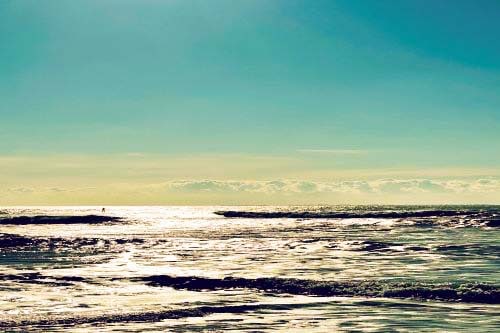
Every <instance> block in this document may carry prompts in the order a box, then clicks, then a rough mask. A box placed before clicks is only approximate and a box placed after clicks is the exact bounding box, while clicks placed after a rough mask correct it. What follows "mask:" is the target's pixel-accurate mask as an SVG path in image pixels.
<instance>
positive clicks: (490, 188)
mask: <svg viewBox="0 0 500 333" xmlns="http://www.w3.org/2000/svg"><path fill="white" fill-rule="evenodd" d="M164 186H165V187H166V188H167V190H168V191H172V192H190V193H193V192H199V193H263V194H276V193H281V194H297V193H304V194H307V193H353V194H363V193H364V194H412V193H413V194H415V193H490V192H500V179H476V180H457V179H455V180H435V179H378V180H371V181H364V180H351V181H332V182H318V181H304V180H269V181H257V180H247V181H236V180H235V181H232V180H173V181H170V182H167V183H164Z"/></svg>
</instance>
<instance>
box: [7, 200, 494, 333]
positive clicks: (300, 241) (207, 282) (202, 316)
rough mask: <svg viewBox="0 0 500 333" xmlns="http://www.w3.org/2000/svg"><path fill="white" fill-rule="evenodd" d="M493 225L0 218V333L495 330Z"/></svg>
mask: <svg viewBox="0 0 500 333" xmlns="http://www.w3.org/2000/svg"><path fill="white" fill-rule="evenodd" d="M216 212H217V214H216ZM96 215H97V216H101V215H105V216H106V218H98V217H96ZM75 216H76V217H78V218H77V219H73V220H71V218H70V217H75ZM80 217H85V218H80ZM499 221H500V207H498V206H475V207H470V206H469V207H452V206H441V207H436V206H431V207H424V206H422V207H415V206H347V207H270V206H268V207H106V212H105V213H102V212H101V207H17V208H9V207H6V208H0V329H1V330H5V331H19V332H21V331H23V332H24V331H30V330H33V331H40V330H42V331H45V332H63V331H71V332H86V331H96V330H97V331H102V332H122V331H123V332H145V331H171V332H192V331H224V332H225V331H252V332H265V331H269V332H270V331H280V330H281V331H286V332H294V331H295V332H304V331H307V332H332V331H350V332H415V331H420V332H433V331H436V332H438V331H439V332H442V331H446V332H459V331H463V332H493V331H499V330H500V320H499V316H498V313H499V312H500V305H499V303H500V299H499V283H500V256H499V253H500V251H499V250H500V228H499Z"/></svg>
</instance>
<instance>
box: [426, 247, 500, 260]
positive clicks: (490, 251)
mask: <svg viewBox="0 0 500 333" xmlns="http://www.w3.org/2000/svg"><path fill="white" fill-rule="evenodd" d="M435 250H436V251H438V252H441V253H445V254H453V255H460V256H462V255H471V254H472V255H478V256H497V257H499V258H500V246H499V245H495V244H447V245H439V246H437V247H436V248H435Z"/></svg>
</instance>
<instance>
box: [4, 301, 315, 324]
mask: <svg viewBox="0 0 500 333" xmlns="http://www.w3.org/2000/svg"><path fill="white" fill-rule="evenodd" d="M314 305H316V304H315V303H312V304H258V303H257V304H242V305H221V306H211V305H206V306H198V307H191V308H181V309H171V310H161V311H143V312H128V313H127V312H125V313H107V314H99V315H93V314H90V315H48V316H43V317H39V318H26V319H23V318H17V319H4V320H1V319H0V328H14V327H26V326H30V327H54V326H74V325H83V324H99V323H100V324H105V323H106V324H110V323H124V322H158V321H161V320H165V319H180V318H188V317H204V316H207V315H211V314H217V313H245V312H249V311H257V310H292V309H295V308H304V307H308V306H314Z"/></svg>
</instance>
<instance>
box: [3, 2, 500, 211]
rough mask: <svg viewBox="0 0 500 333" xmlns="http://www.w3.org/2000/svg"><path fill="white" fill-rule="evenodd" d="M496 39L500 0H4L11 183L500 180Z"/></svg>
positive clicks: (499, 52)
mask: <svg viewBox="0 0 500 333" xmlns="http://www.w3.org/2000/svg"><path fill="white" fill-rule="evenodd" d="M499 34H500V3H499V2H498V1H494V0H491V1H488V0H483V1H458V0H457V1H426V0H419V1H412V0H407V1H396V0H393V1H355V0H350V1H347V0H346V1H293V0H287V1H258V0H253V1H244V0H241V1H223V0H217V1H177V0H167V1H157V0H146V1H131V0H121V1H118V0H110V1H97V0H95V1H92V0H88V1H66V2H63V1H50V0H49V1H43V2H42V1H36V0H17V1H13V0H4V1H2V2H0V77H1V80H0V121H1V131H0V157H2V158H3V160H4V161H6V160H8V161H10V162H8V163H7V162H0V169H1V170H3V174H4V175H8V174H15V175H16V177H14V178H13V176H9V178H8V179H7V177H6V176H4V177H3V179H2V176H0V184H1V185H3V186H4V188H7V187H9V188H39V187H43V188H49V187H51V186H53V185H54V186H56V185H57V186H61V185H64V186H65V187H68V186H70V185H71V186H77V185H78V184H80V183H85V184H87V183H89V182H90V183H92V184H94V183H96V184H97V183H98V181H97V180H96V179H100V178H101V176H102V174H103V172H104V171H103V168H104V169H107V170H108V171H109V173H110V174H107V173H106V172H104V173H105V174H107V177H108V179H109V182H110V183H109V184H105V183H102V184H101V183H99V185H96V186H97V187H98V188H99V187H105V186H109V185H111V184H118V183H120V184H123V183H127V184H128V183H134V184H138V183H140V184H141V186H143V185H144V186H145V184H152V183H161V182H165V181H167V182H168V181H176V180H179V179H184V180H185V179H188V180H195V181H198V180H199V179H200V178H207V177H213V178H216V179H215V180H221V179H222V178H228V177H229V176H227V175H225V174H224V173H221V174H218V173H215V174H212V173H210V172H207V171H206V170H205V169H206V168H207V167H209V168H215V169H217V168H219V169H226V170H228V172H227V174H230V175H231V176H230V178H231V179H233V180H234V179H246V180H248V181H252V180H257V178H258V179H267V180H273V179H285V178H286V179H288V178H290V177H292V178H294V179H297V178H300V179H301V180H304V181H309V180H314V179H313V178H315V177H316V178H321V180H322V181H323V180H325V179H327V180H328V181H338V180H339V179H344V178H351V179H363V178H367V177H368V178H369V177H372V176H369V175H372V174H373V173H378V174H380V177H382V175H383V177H391V178H398V177H399V178H400V177H403V176H401V170H406V171H405V175H404V177H410V178H415V177H420V178H422V177H424V178H426V179H427V178H432V177H434V178H435V177H437V176H436V174H439V177H441V178H443V177H444V178H446V177H448V178H449V177H452V176H451V175H452V174H453V177H455V178H456V177H458V178H464V177H469V176H470V175H475V177H482V178H484V177H486V178H488V179H489V178H491V177H493V178H494V177H497V176H498V170H499V168H500V154H499V151H500V94H499V93H498V92H499V91H500V75H499V74H500V43H498V36H499ZM75 156H76V158H80V159H85V160H86V161H87V162H86V163H90V164H92V163H93V164H92V165H94V167H88V166H85V167H84V165H87V164H85V163H83V164H81V166H80V167H77V168H76V169H77V170H75V171H74V172H73V173H71V172H70V173H69V174H68V175H67V176H66V177H65V178H64V177H63V178H64V179H63V180H61V179H60V178H59V177H56V174H60V173H61V170H60V169H59V168H58V167H57V165H59V164H57V163H58V162H59V163H62V162H61V161H66V160H71V159H74V158H75ZM103 156H104V157H105V159H106V160H108V159H109V163H108V164H107V165H105V166H103V167H102V168H98V167H97V166H95V165H97V164H98V161H99V160H102V158H103ZM123 156H128V157H130V158H133V160H132V161H129V160H127V161H125V162H124V161H121V158H122V157H123ZM113 157H116V158H115V159H113ZM13 158H17V159H19V160H22V161H26V160H27V159H28V160H30V159H31V160H30V161H31V162H28V163H27V162H23V164H22V165H24V166H25V168H26V170H24V169H23V168H19V166H13V164H12V159H13ZM138 158H140V160H141V163H142V164H141V165H143V164H144V166H142V167H141V168H142V169H141V168H139V167H138V169H137V172H136V173H134V175H133V176H130V175H127V174H121V173H120V172H118V170H117V169H116V168H118V167H117V165H116V164H117V163H118V161H121V163H122V165H128V164H127V163H131V164H133V165H137V159H138ZM259 158H260V159H262V162H261V164H259V163H256V164H255V168H257V169H259V170H261V172H260V173H259V174H258V175H256V174H255V172H249V171H248V168H246V167H245V166H244V165H245V163H248V159H251V160H255V159H257V160H258V159H259ZM180 159H182V161H183V162H182V163H180V162H179V163H180V164H179V165H183V167H179V170H181V171H182V170H183V169H185V168H187V167H188V166H189V168H188V169H189V170H192V172H191V173H188V174H186V173H184V172H181V171H177V173H176V172H172V173H160V174H155V175H156V178H154V177H151V179H147V180H145V179H143V178H144V177H142V175H144V174H151V170H150V169H148V165H149V166H150V165H152V164H153V165H155V168H161V167H162V166H164V168H167V169H168V168H169V167H168V166H169V165H173V164H175V163H177V162H175V161H179V160H180ZM190 159H191V161H192V163H189V161H190ZM200 159H207V160H209V161H212V162H211V163H212V164H209V162H207V161H205V162H204V163H202V164H201V165H199V164H197V163H199V160H200ZM285 160H286V161H289V163H284V162H282V161H285ZM0 161H1V159H0ZM90 161H93V162H90ZM270 161H273V162H270ZM275 161H280V162H279V163H277V164H276V163H275ZM237 162H240V164H239V165H240V166H238V167H236V166H233V164H231V163H237ZM2 163H3V164H2ZM20 163H21V162H20ZM33 163H37V165H38V166H39V167H40V168H41V169H43V170H45V171H44V172H40V173H37V172H33V171H32V170H31V169H29V168H27V167H26V165H28V166H29V165H33ZM207 163H208V164H207ZM266 163H267V164H266ZM283 163H284V164H283ZM62 164H64V163H62ZM250 164H251V165H254V164H252V163H250ZM176 165H177V164H176ZM277 165H280V167H277ZM89 168H90V169H89ZM231 168H233V169H234V170H233V169H231ZM275 169H277V170H278V171H275ZM292 169H293V172H291V171H290V170H292ZM15 170H18V172H14V171H15ZM89 170H93V171H89ZM176 170H177V169H176ZM252 170H255V169H252ZM266 170H268V174H266ZM279 170H283V172H282V173H281V174H280V172H279ZM346 170H351V171H352V172H351V173H349V175H346V172H347V171H346ZM353 170H360V171H359V172H358V173H356V172H354V171H353ZM394 170H396V171H394ZM439 170H440V171H439ZM444 170H455V171H453V172H451V171H450V172H449V173H447V172H446V171H444ZM457 170H462V171H463V175H461V174H460V172H458V171H457ZM92 172H94V173H95V174H92ZM426 172H427V174H426ZM391 173H392V174H391ZM319 174H321V175H322V176H315V175H319ZM448 174H449V175H448ZM51 175H52V176H53V177H50V176H51ZM115 175H116V176H115ZM249 177H253V178H250V179H249ZM373 177H375V176H373ZM478 179H479V178H478ZM102 196H104V194H103V195H101V196H100V197H102ZM6 197H8V196H7V195H6ZM124 197H126V194H124ZM40 198H41V199H40V200H41V201H40V202H43V198H42V196H41V197H40ZM457 198H458V199H459V198H460V197H459V196H457V197H456V198H455V197H453V198H451V197H450V198H448V199H449V200H450V201H456V200H457ZM494 198H498V199H500V195H498V194H497V196H495V197H494ZM448 199H446V198H443V200H444V201H446V200H448ZM16 200H17V199H16ZM37 200H38V199H37ZM54 200H56V199H54ZM117 200H118V199H117ZM120 200H121V199H120ZM120 200H118V201H117V202H119V201H120ZM196 200H198V199H196ZM196 200H194V201H195V202H198V201H196ZM325 200H326V199H325ZM494 200H497V199H494ZM494 200H493V201H494ZM56 201H57V200H56ZM192 201H193V200H191V199H190V201H189V202H192ZM278 201H279V200H278ZM15 202H17V201H15ZM37 202H38V201H37ZM51 202H52V201H51ZM127 202H128V201H127ZM155 202H156V201H155ZM160 202H163V201H161V200H160ZM166 202H168V200H167V201H166ZM200 202H203V200H201V201H200Z"/></svg>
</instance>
